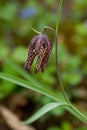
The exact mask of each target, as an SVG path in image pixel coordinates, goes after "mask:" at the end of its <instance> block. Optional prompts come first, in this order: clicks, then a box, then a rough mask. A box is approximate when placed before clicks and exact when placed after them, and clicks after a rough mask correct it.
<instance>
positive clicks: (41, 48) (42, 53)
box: [25, 34, 52, 73]
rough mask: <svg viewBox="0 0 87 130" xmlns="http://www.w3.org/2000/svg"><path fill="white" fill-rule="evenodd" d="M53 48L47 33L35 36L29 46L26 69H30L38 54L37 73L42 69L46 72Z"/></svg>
mask: <svg viewBox="0 0 87 130" xmlns="http://www.w3.org/2000/svg"><path fill="white" fill-rule="evenodd" d="M51 50H52V44H51V42H50V40H49V39H48V37H47V36H46V35H44V34H43V35H41V34H39V35H36V36H35V37H33V38H32V40H31V41H30V44H29V47H28V57H27V60H26V64H25V69H27V70H28V69H30V67H31V66H32V63H33V60H34V58H35V57H36V56H37V62H36V66H35V73H38V72H39V70H40V69H41V71H42V72H44V70H45V67H46V65H47V62H48V59H49V55H50V53H51Z"/></svg>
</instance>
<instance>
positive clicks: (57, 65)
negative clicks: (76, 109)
mask: <svg viewBox="0 0 87 130" xmlns="http://www.w3.org/2000/svg"><path fill="white" fill-rule="evenodd" d="M47 29H49V30H50V31H52V32H53V33H54V36H55V41H56V69H57V80H58V81H59V83H60V87H61V90H62V92H63V95H64V97H65V99H66V101H67V102H68V103H69V104H70V101H69V99H68V97H67V94H66V92H65V90H64V86H63V83H62V79H61V76H60V71H59V64H58V38H57V34H56V32H55V30H54V29H52V28H50V27H48V26H45V27H44V29H43V30H42V34H44V33H45V31H46V30H47Z"/></svg>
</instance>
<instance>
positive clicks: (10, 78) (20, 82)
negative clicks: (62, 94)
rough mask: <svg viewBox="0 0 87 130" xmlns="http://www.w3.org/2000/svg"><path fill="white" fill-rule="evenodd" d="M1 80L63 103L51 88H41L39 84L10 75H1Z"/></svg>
mask: <svg viewBox="0 0 87 130" xmlns="http://www.w3.org/2000/svg"><path fill="white" fill-rule="evenodd" d="M0 78H1V79H4V80H7V81H9V82H12V83H14V84H17V85H20V86H22V87H24V88H27V89H31V90H34V91H36V92H38V93H41V94H43V95H45V96H48V97H50V98H51V99H53V100H55V101H58V102H62V101H61V100H60V99H59V98H58V96H57V94H56V93H54V92H53V91H52V90H51V89H50V88H49V89H48V88H44V87H40V86H38V84H35V83H33V82H29V81H26V80H23V79H20V78H17V77H15V76H11V75H8V74H4V73H0ZM65 103H66V102H65Z"/></svg>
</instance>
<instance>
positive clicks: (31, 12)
mask: <svg viewBox="0 0 87 130" xmlns="http://www.w3.org/2000/svg"><path fill="white" fill-rule="evenodd" d="M36 13H37V11H36V9H35V8H32V7H30V8H26V9H23V10H21V11H20V12H19V17H20V18H22V19H26V18H29V17H33V16H35V15H36Z"/></svg>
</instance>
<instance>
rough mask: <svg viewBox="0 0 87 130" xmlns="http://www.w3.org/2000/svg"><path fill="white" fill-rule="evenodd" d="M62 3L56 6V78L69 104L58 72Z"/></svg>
mask: <svg viewBox="0 0 87 130" xmlns="http://www.w3.org/2000/svg"><path fill="white" fill-rule="evenodd" d="M62 3H63V0H60V1H59V5H58V12H57V20H56V22H57V23H56V36H57V42H56V51H55V52H56V68H57V78H58V81H59V83H60V87H61V89H62V92H63V95H64V97H65V99H66V101H67V102H68V103H69V104H70V101H69V98H68V96H67V94H66V92H65V90H64V86H63V83H62V79H61V75H60V71H59V64H58V29H59V22H60V14H61V8H62Z"/></svg>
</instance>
